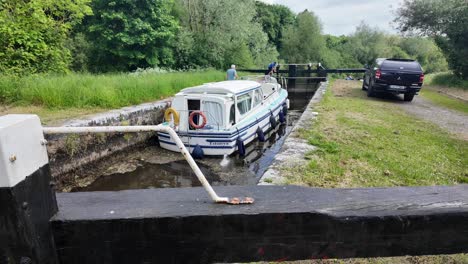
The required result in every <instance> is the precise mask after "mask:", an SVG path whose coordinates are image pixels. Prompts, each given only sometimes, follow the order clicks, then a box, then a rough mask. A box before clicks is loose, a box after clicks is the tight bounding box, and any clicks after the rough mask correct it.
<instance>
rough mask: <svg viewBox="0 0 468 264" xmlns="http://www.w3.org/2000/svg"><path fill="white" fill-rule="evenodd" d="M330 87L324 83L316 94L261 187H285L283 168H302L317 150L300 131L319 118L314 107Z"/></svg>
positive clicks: (268, 171)
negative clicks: (301, 136) (307, 157)
mask: <svg viewBox="0 0 468 264" xmlns="http://www.w3.org/2000/svg"><path fill="white" fill-rule="evenodd" d="M327 87H328V82H326V83H322V84H321V85H320V87H319V88H318V89H317V91H316V92H315V94H314V96H313V97H312V99H311V100H310V102H309V104H308V105H307V107H306V110H305V111H304V113H303V114H302V115H301V118H299V120H298V121H297V123H296V125H295V126H294V128H293V129H292V131H291V133H290V134H289V135H288V138H287V139H286V140H285V141H284V144H283V146H282V147H281V150H280V152H279V153H278V154H277V155H276V156H275V160H274V161H273V163H272V164H271V165H270V167H269V169H268V170H267V171H265V173H264V174H263V176H262V177H261V178H260V181H259V183H258V184H259V185H284V184H286V179H285V178H284V177H283V176H281V173H280V171H281V168H282V167H293V166H300V165H302V164H304V163H305V162H306V160H305V159H304V156H305V154H306V153H307V152H310V151H313V150H315V147H314V146H312V145H310V144H309V143H307V140H304V139H302V138H299V137H298V135H297V134H298V131H299V130H300V129H304V128H305V129H307V128H309V127H310V126H312V122H313V121H314V120H315V118H316V116H317V114H318V113H317V112H314V106H315V105H316V104H317V103H319V102H320V101H321V100H322V98H323V96H324V94H325V91H326V89H327Z"/></svg>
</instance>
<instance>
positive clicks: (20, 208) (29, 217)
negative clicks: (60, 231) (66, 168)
mask: <svg viewBox="0 0 468 264" xmlns="http://www.w3.org/2000/svg"><path fill="white" fill-rule="evenodd" d="M56 212H57V202H56V200H55V191H54V189H53V185H52V184H51V176H50V169H49V160H48V157H47V150H46V142H45V140H44V136H43V134H42V126H41V122H40V121H39V118H38V117H37V116H35V115H6V116H2V117H0V263H7V264H10V263H22V264H27V263H38V264H41V263H56V252H55V247H54V243H53V239H52V233H51V230H50V224H49V220H50V218H51V217H52V216H53V215H54V214H55V213H56Z"/></svg>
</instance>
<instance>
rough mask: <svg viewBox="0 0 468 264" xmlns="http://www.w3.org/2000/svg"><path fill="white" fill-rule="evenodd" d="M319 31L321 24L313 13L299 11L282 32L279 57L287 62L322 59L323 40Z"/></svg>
mask: <svg viewBox="0 0 468 264" xmlns="http://www.w3.org/2000/svg"><path fill="white" fill-rule="evenodd" d="M321 31H322V25H321V24H320V22H319V20H318V18H317V17H316V16H315V15H314V13H312V12H309V11H307V10H305V11H303V12H302V13H299V14H298V15H297V18H296V22H295V24H294V25H291V26H289V27H288V28H287V29H286V30H285V32H284V36H283V39H282V41H281V43H282V46H283V48H282V50H281V57H282V58H283V59H285V60H286V61H287V62H289V63H298V62H319V61H322V56H321V54H322V52H323V51H324V50H325V41H324V39H323V36H322V33H321Z"/></svg>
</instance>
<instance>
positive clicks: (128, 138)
mask: <svg viewBox="0 0 468 264" xmlns="http://www.w3.org/2000/svg"><path fill="white" fill-rule="evenodd" d="M170 104H171V100H162V101H157V102H153V103H146V104H142V105H138V106H131V107H125V108H122V109H118V110H113V111H110V112H106V113H102V114H98V115H95V116H92V117H90V118H88V119H80V120H71V121H69V122H67V123H65V124H64V126H74V127H81V126H130V125H157V124H160V123H162V122H163V119H164V111H165V110H166V109H167V108H168V107H169V106H170ZM153 136H154V133H112V134H104V133H102V134H88V135H75V134H68V135H47V136H46V139H47V152H48V154H49V159H50V167H51V172H52V176H53V177H57V176H59V175H61V174H64V173H67V172H70V171H72V170H74V169H77V168H79V167H81V166H83V165H86V164H89V163H91V162H94V161H97V160H99V159H101V158H103V157H106V156H108V155H111V154H113V153H115V152H117V151H121V150H124V149H126V148H128V147H131V146H134V145H136V144H139V143H142V142H144V141H146V140H148V139H150V138H151V137H153Z"/></svg>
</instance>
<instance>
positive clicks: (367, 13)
mask: <svg viewBox="0 0 468 264" xmlns="http://www.w3.org/2000/svg"><path fill="white" fill-rule="evenodd" d="M261 1H263V2H266V3H270V4H281V5H285V6H287V7H289V8H291V9H292V10H293V11H294V12H296V13H299V12H302V11H304V10H305V9H308V10H309V11H313V12H314V13H315V14H316V15H317V16H318V17H319V18H320V20H321V22H322V24H323V32H324V33H325V34H331V35H337V36H338V35H348V34H350V33H352V32H354V30H355V29H356V26H358V25H359V23H360V22H361V21H364V22H366V23H367V24H368V25H370V26H372V27H378V28H380V29H382V30H385V31H387V32H391V33H397V31H396V30H395V29H394V28H393V26H392V25H391V24H390V23H391V22H392V21H393V19H394V17H395V16H394V11H395V10H396V9H397V8H398V7H399V6H400V4H401V3H402V2H403V0H261Z"/></svg>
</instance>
